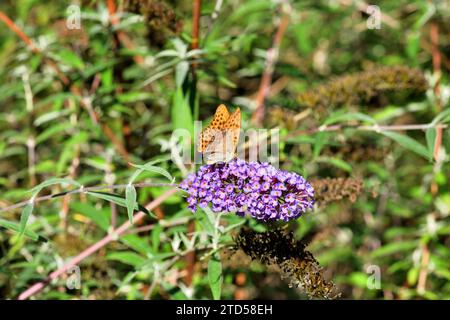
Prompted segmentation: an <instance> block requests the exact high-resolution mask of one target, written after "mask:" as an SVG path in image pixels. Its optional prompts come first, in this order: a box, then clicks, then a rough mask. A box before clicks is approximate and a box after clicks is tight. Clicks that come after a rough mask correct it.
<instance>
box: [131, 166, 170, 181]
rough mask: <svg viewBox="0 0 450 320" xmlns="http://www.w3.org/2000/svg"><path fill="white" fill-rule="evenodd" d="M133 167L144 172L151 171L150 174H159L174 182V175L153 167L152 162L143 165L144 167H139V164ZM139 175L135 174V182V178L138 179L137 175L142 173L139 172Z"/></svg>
mask: <svg viewBox="0 0 450 320" xmlns="http://www.w3.org/2000/svg"><path fill="white" fill-rule="evenodd" d="M131 165H132V166H133V167H136V168H139V169H141V170H144V171H150V172H156V173H159V174H160V175H162V176H164V177H166V178H167V179H168V180H169V181H172V180H173V178H172V175H171V174H170V173H169V172H168V171H167V170H165V169H163V168H160V167H156V166H153V165H151V162H149V163H146V164H143V165H139V164H131ZM137 172H138V173H135V174H133V180H134V179H135V178H137V175H138V174H140V173H141V172H142V171H137Z"/></svg>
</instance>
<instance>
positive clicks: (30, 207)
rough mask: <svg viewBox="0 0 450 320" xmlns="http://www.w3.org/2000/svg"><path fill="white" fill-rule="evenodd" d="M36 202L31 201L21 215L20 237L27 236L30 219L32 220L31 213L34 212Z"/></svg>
mask: <svg viewBox="0 0 450 320" xmlns="http://www.w3.org/2000/svg"><path fill="white" fill-rule="evenodd" d="M33 208H34V201H30V202H29V203H28V204H27V205H26V206H25V207H24V208H23V210H22V214H21V215H20V232H19V233H20V237H22V236H23V235H24V234H25V229H26V227H27V222H28V219H29V218H30V215H31V212H33Z"/></svg>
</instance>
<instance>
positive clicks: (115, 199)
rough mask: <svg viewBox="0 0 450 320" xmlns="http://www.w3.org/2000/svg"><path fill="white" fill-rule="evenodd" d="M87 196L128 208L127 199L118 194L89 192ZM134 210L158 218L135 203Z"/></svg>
mask: <svg viewBox="0 0 450 320" xmlns="http://www.w3.org/2000/svg"><path fill="white" fill-rule="evenodd" d="M87 194H89V195H91V196H94V197H96V198H99V199H102V200H106V201H110V202H112V203H115V204H117V205H119V206H121V207H125V208H126V207H127V204H126V201H125V198H123V197H121V196H119V195H117V194H114V193H107V192H98V191H88V192H87ZM134 210H140V211H142V212H145V213H146V214H148V215H150V216H152V217H154V218H156V216H155V215H154V214H153V213H151V212H150V211H148V210H147V209H146V208H145V207H143V206H141V205H140V204H138V203H135V206H134Z"/></svg>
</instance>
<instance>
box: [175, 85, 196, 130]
mask: <svg viewBox="0 0 450 320" xmlns="http://www.w3.org/2000/svg"><path fill="white" fill-rule="evenodd" d="M171 117H172V126H173V129H174V130H176V129H185V130H187V131H188V132H189V133H190V135H191V137H192V136H193V133H194V121H193V119H192V113H191V108H190V107H189V103H188V101H187V99H186V97H184V95H183V91H182V89H181V88H180V87H178V88H177V90H176V91H175V94H174V96H173V102H172V110H171Z"/></svg>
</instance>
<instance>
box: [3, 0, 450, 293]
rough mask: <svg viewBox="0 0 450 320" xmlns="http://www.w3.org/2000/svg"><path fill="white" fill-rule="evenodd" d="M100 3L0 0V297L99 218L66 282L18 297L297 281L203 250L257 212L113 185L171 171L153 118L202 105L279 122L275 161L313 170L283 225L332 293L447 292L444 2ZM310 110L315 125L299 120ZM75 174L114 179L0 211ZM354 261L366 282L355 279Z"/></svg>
mask: <svg viewBox="0 0 450 320" xmlns="http://www.w3.org/2000/svg"><path fill="white" fill-rule="evenodd" d="M111 3H113V4H114V1H87V0H86V1H81V2H80V1H79V2H77V1H72V2H69V1H38V0H16V1H10V0H2V1H1V3H0V10H1V12H0V20H1V22H0V25H1V28H0V106H1V113H0V190H1V196H0V209H5V210H2V211H1V213H0V227H1V229H0V297H1V298H2V299H13V298H17V297H18V296H20V294H21V293H23V292H24V291H25V290H26V289H27V288H29V287H30V286H31V285H33V284H34V283H36V282H39V281H43V280H45V279H46V278H47V275H48V274H50V273H51V272H53V271H54V270H57V269H58V268H61V267H62V266H63V265H64V262H65V261H69V260H70V258H72V257H75V256H77V255H78V254H79V253H80V252H83V250H85V249H86V248H88V247H89V246H90V245H93V244H96V243H98V242H99V241H100V240H101V239H102V238H103V237H105V236H108V235H110V236H111V237H112V239H111V241H109V242H108V243H107V244H106V245H105V246H102V247H101V248H99V250H98V251H96V252H94V253H93V254H91V255H89V256H88V257H87V258H85V259H83V260H82V261H81V262H80V263H79V264H78V266H79V267H80V275H81V282H80V285H81V286H80V288H79V289H77V288H72V289H70V287H71V286H68V285H67V284H68V281H71V279H72V280H73V277H72V276H73V273H70V272H66V273H63V274H62V275H61V276H60V277H59V278H58V279H55V280H53V281H51V283H50V284H48V285H47V286H45V288H44V289H43V290H42V291H41V292H39V293H36V294H35V295H33V298H38V299H73V298H80V299H115V298H121V299H148V298H151V299H183V298H184V299H186V298H188V299H191V298H192V299H204V298H207V299H210V298H219V297H221V298H226V299H245V298H268V299H287V298H291V299H304V298H307V296H306V295H305V293H304V292H303V291H302V290H301V289H297V288H290V287H289V286H288V282H289V281H287V280H282V279H281V278H280V274H279V270H277V268H276V267H273V266H269V267H267V266H265V265H263V264H261V263H258V262H257V261H253V262H252V261H251V260H250V258H248V257H247V256H245V254H243V253H242V252H237V253H236V254H234V255H232V254H230V253H227V252H225V251H226V250H221V249H223V248H225V247H227V246H228V245H229V244H230V243H232V241H233V237H234V236H235V235H236V233H237V232H238V229H239V228H241V226H242V225H243V224H245V225H246V226H247V227H249V228H251V229H254V230H257V231H262V230H264V229H266V226H264V225H262V224H258V223H256V222H255V221H252V220H250V219H242V218H239V217H236V216H232V215H226V214H223V215H222V214H221V215H215V214H209V213H208V212H198V213H196V214H195V215H193V214H192V213H191V212H189V211H188V210H187V206H186V203H185V195H184V194H183V193H182V192H176V193H175V192H174V193H171V194H169V195H167V194H165V195H164V192H165V191H167V190H170V188H171V187H162V186H146V187H139V188H133V187H132V186H131V185H129V182H130V181H132V182H133V183H144V184H147V185H150V184H154V183H171V182H172V181H175V183H176V182H180V181H181V180H182V179H183V177H184V176H185V175H186V174H187V173H188V172H190V171H192V170H194V169H195V168H192V167H189V166H184V165H183V164H181V163H179V162H177V161H172V160H171V158H170V154H171V151H173V150H175V149H177V148H180V146H181V145H180V144H179V143H177V142H176V141H173V140H172V139H171V133H172V131H173V130H174V129H177V128H184V129H187V130H189V131H191V132H192V130H193V121H194V120H196V119H199V120H207V119H208V118H209V117H210V116H211V115H212V113H213V112H214V110H215V108H216V106H217V105H218V104H219V103H225V104H227V105H228V106H230V107H232V108H234V107H235V106H240V107H241V110H242V112H243V124H242V126H243V128H244V129H248V128H252V127H255V126H259V125H263V126H264V127H265V128H273V127H279V128H280V141H281V142H280V167H281V168H282V169H285V170H289V171H294V172H297V173H300V174H302V175H303V176H305V177H307V178H308V179H312V180H314V181H316V184H315V186H317V187H320V190H316V191H317V192H318V194H319V195H320V198H321V201H319V204H318V206H317V208H316V210H315V211H314V212H310V213H307V214H305V215H304V216H303V217H301V218H299V219H298V220H297V221H295V222H293V223H290V225H289V229H290V230H292V231H293V232H294V234H295V237H296V238H297V239H302V240H304V241H306V242H307V243H308V250H309V251H310V252H312V253H313V254H314V256H315V257H316V259H317V260H318V261H319V263H320V265H321V266H322V267H323V268H324V269H323V270H324V274H325V277H326V278H327V279H330V280H333V281H334V282H335V283H336V285H337V289H338V291H339V292H340V293H341V297H342V298H347V299H348V298H350V299H354V298H362V299H449V298H450V224H449V212H450V195H449V187H448V185H449V181H448V180H449V177H450V166H449V165H448V160H449V156H448V154H447V150H449V147H450V143H449V139H448V137H449V131H448V129H447V128H446V123H448V122H449V121H450V116H449V115H450V112H449V110H450V109H449V104H448V99H449V96H450V87H449V76H448V70H449V68H450V61H449V60H448V57H449V56H450V52H449V51H450V37H449V34H450V29H449V26H450V23H449V18H450V17H449V15H450V10H449V9H450V5H449V2H448V1H404V0H400V1H396V2H392V1H376V4H377V5H378V6H379V8H380V9H381V11H382V13H383V16H382V17H383V20H382V23H381V29H370V28H368V27H367V25H368V20H370V19H371V17H370V15H369V14H367V7H366V5H367V4H365V3H364V2H362V1H291V2H287V1H281V2H280V1H268V0H250V1H237V0H227V1H203V3H202V4H201V16H200V19H199V20H197V18H196V16H195V15H193V12H195V9H194V10H193V7H192V6H193V4H194V8H195V4H198V3H199V1H194V2H193V3H190V2H188V1H156V0H142V1H137V0H123V1H117V3H115V5H116V8H115V9H114V8H113V7H112V6H111ZM71 4H75V5H78V6H79V7H80V8H81V14H82V16H81V17H82V18H81V29H77V30H68V29H67V28H66V19H67V17H68V15H70V14H71V13H73V11H71V10H74V7H69V6H70V5H71ZM75 10H76V7H75ZM8 18H9V19H11V20H12V21H13V22H14V23H15V24H16V26H17V28H16V30H14V28H12V27H11V21H8ZM196 21H199V22H200V28H199V46H198V48H196V46H195V44H194V46H192V43H193V39H192V35H193V33H192V30H195V29H196ZM283 24H284V26H285V27H286V29H285V32H284V33H283V32H280V26H283ZM17 29H18V30H20V31H21V32H22V34H21V35H19V36H18V34H17V32H18V31H17ZM277 30H278V31H277ZM277 32H279V33H278V36H279V39H278V40H279V56H278V59H277V60H276V61H274V62H276V63H275V66H274V70H273V74H272V79H271V81H270V83H271V84H270V83H269V93H268V96H267V97H266V99H265V101H264V106H265V108H264V110H265V116H264V118H263V119H262V120H263V121H262V122H259V123H258V122H255V121H252V115H254V113H255V107H256V106H257V103H255V101H258V92H259V91H260V83H261V79H262V78H264V74H265V73H267V69H268V68H267V63H266V60H267V59H268V55H269V52H270V51H268V50H269V49H270V48H271V47H272V46H274V43H275V45H277V43H276V40H275V41H274V38H275V39H276V37H277V36H275V35H276V34H277ZM280 33H281V35H280ZM194 34H195V31H194ZM24 39H25V41H27V39H28V40H30V41H32V43H33V44H32V45H30V43H28V44H27V43H26V42H25V41H24ZM269 56H270V55H269ZM398 66H401V67H398ZM398 68H400V69H398ZM253 119H254V118H253ZM374 123H375V124H376V125H377V126H378V127H373V124H374ZM324 125H326V126H335V127H334V129H333V130H330V131H327V130H317V128H322V129H323V128H328V127H323V126H324ZM409 125H412V126H411V127H408V126H409ZM416 125H417V126H416ZM321 126H322V127H321ZM361 126H366V127H367V126H369V127H370V128H369V130H364V128H362V127H361ZM408 128H409V129H410V130H403V129H408ZM436 128H437V129H436ZM149 162H150V163H149ZM129 163H133V164H144V163H147V166H146V167H140V168H136V167H133V166H130V165H129ZM136 170H138V171H139V172H137V171H136ZM172 177H173V179H174V180H172ZM55 178H59V179H62V180H55ZM327 178H328V179H329V180H324V179H327ZM69 179H70V180H69ZM130 179H131V180H130ZM74 181H76V183H75V182H74ZM343 181H346V183H344V184H343ZM42 183H44V185H42ZM77 183H78V184H77ZM79 185H83V186H98V185H122V186H123V187H122V188H118V190H111V189H110V188H109V189H102V190H97V191H106V192H108V193H111V192H114V193H115V194H118V195H121V196H122V197H123V198H118V197H115V198H114V197H111V196H108V195H107V196H105V195H104V194H101V193H98V192H97V193H96V192H91V193H83V192H81V193H74V194H73V195H70V196H61V197H56V198H55V199H51V200H48V201H43V202H38V203H35V204H34V205H31V204H29V205H27V206H25V209H24V210H22V209H23V208H19V209H17V208H16V209H12V210H10V209H7V210H6V208H7V207H8V206H10V205H12V204H14V203H17V202H20V201H26V200H28V199H30V198H31V197H32V195H33V192H30V191H29V190H33V191H36V192H38V193H39V194H38V196H44V195H49V194H55V193H59V192H63V191H67V190H71V189H72V188H75V189H77V188H79ZM127 185H128V187H127ZM36 186H37V187H36ZM33 188H34V189H33ZM161 196H163V197H164V199H163V201H162V203H161V204H160V205H158V206H157V207H154V208H152V210H150V211H151V215H146V216H145V217H144V218H142V219H141V220H139V222H135V224H134V225H133V226H131V227H130V228H129V229H127V230H126V231H125V232H124V233H123V234H122V235H120V236H117V237H114V233H113V230H114V229H115V228H116V227H117V226H119V225H121V224H122V223H126V221H128V218H129V216H128V214H130V213H132V211H133V210H132V209H133V207H134V206H135V201H134V197H136V199H137V202H138V203H139V204H141V205H146V204H148V203H149V202H151V201H152V200H153V199H158V197H161ZM125 198H126V200H125ZM127 212H128V214H127ZM155 217H156V218H157V219H155ZM25 225H26V229H24V226H25ZM21 233H24V235H23V236H22V235H21ZM44 238H45V239H46V240H47V241H42V240H43V239H44ZM371 266H376V267H378V268H379V270H380V272H381V273H380V275H381V286H380V288H379V289H371V288H369V287H370V286H369V287H368V285H367V284H368V283H369V282H370V281H372V280H371V276H372V274H371V273H370V272H368V268H369V270H370V268H371Z"/></svg>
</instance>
